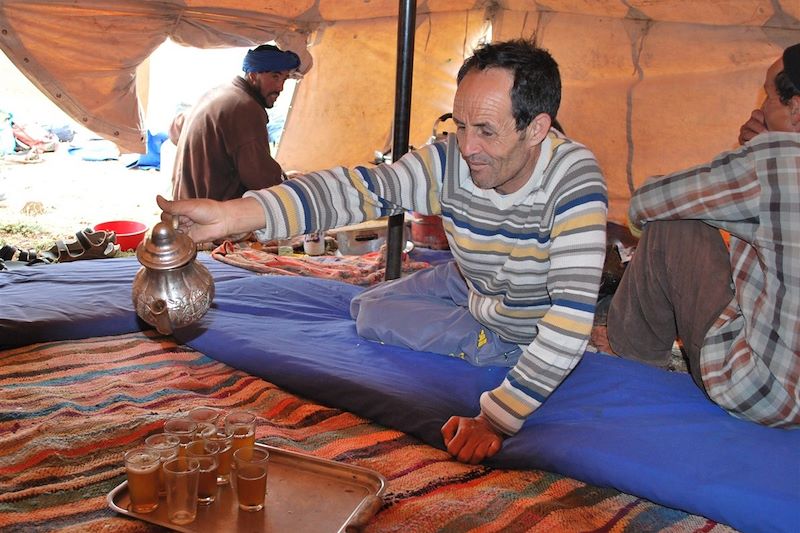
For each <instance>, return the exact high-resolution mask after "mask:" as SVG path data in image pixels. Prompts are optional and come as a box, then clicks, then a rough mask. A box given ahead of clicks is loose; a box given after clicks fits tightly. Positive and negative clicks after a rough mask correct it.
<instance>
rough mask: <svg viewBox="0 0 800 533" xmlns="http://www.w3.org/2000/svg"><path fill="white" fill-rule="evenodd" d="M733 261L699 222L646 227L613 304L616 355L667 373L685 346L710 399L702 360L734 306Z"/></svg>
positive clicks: (610, 322)
mask: <svg viewBox="0 0 800 533" xmlns="http://www.w3.org/2000/svg"><path fill="white" fill-rule="evenodd" d="M731 276H732V274H731V264H730V256H729V255H728V250H727V247H726V246H725V242H724V241H723V239H722V236H721V235H720V233H719V230H717V229H716V228H713V227H711V226H709V225H708V224H705V223H704V222H701V221H698V220H674V221H672V220H670V221H658V222H651V223H649V224H647V225H646V226H645V228H644V232H643V233H642V237H641V239H640V240H639V245H638V246H637V247H636V252H635V253H634V256H633V259H631V262H630V264H629V265H628V267H627V269H626V270H625V274H624V275H623V277H622V281H621V282H620V284H619V287H618V288H617V291H616V293H615V294H614V296H613V298H612V300H611V307H610V308H609V311H608V341H609V343H610V344H611V348H612V350H614V352H616V354H617V355H619V356H620V357H623V358H626V359H635V360H638V361H642V362H645V363H649V364H653V365H656V366H660V367H665V366H667V364H668V363H669V360H670V356H671V352H672V345H673V343H674V342H675V340H676V339H680V340H681V342H682V344H683V348H684V350H685V352H686V357H687V359H688V366H689V372H690V373H691V375H692V379H693V380H694V382H695V383H696V384H697V386H698V387H700V389H701V390H703V392H705V387H704V386H703V380H702V376H701V373H700V352H701V350H702V348H703V341H704V339H705V336H706V333H707V332H708V330H709V328H710V327H711V326H712V325H713V323H714V321H715V320H716V319H717V318H718V317H719V315H720V314H721V313H722V311H723V309H724V308H725V307H726V306H727V305H728V304H729V303H730V301H731V299H732V298H733V287H732V279H731Z"/></svg>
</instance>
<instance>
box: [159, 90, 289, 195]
mask: <svg viewBox="0 0 800 533" xmlns="http://www.w3.org/2000/svg"><path fill="white" fill-rule="evenodd" d="M264 104H265V102H264V99H263V97H262V96H261V95H260V94H259V93H257V92H256V91H254V90H253V89H252V88H251V87H250V86H249V85H248V84H247V82H246V81H245V80H244V78H242V77H236V78H235V79H234V80H233V82H232V83H230V84H228V85H224V86H221V87H217V88H215V89H212V90H211V91H209V92H207V93H206V94H205V95H203V96H202V97H201V98H200V101H199V102H197V104H195V106H194V107H193V108H192V109H191V110H190V111H189V112H188V115H186V117H185V119H183V120H184V123H183V126H182V128H181V133H180V137H179V139H178V151H177V155H176V157H175V168H174V170H173V173H172V196H173V198H174V199H176V200H178V199H186V198H212V199H215V200H229V199H232V198H239V197H241V196H242V194H244V193H245V191H248V190H252V189H263V188H266V187H271V186H272V185H276V184H278V183H280V182H281V175H282V171H281V166H280V165H279V164H278V162H277V161H275V160H274V159H273V158H272V156H271V155H270V150H269V140H268V138H267V123H268V122H269V117H268V116H267V112H266V109H265V108H264V107H265V105H264ZM179 119H180V117H179Z"/></svg>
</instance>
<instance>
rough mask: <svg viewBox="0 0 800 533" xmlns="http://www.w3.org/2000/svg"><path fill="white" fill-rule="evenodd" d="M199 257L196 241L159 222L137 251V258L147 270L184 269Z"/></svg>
mask: <svg viewBox="0 0 800 533" xmlns="http://www.w3.org/2000/svg"><path fill="white" fill-rule="evenodd" d="M196 256H197V248H196V247H195V244H194V241H193V240H192V239H190V238H189V236H188V235H186V234H184V233H180V232H178V231H177V230H176V229H175V228H173V227H172V224H167V223H166V222H159V223H158V224H156V225H155V227H153V231H152V232H151V233H150V237H149V238H148V239H145V241H144V242H143V243H142V244H140V245H139V247H138V248H137V249H136V258H137V259H138V260H139V262H140V263H141V264H142V265H144V267H145V268H151V269H153V270H169V269H172V268H178V267H182V266H183V265H185V264H187V263H189V262H191V261H192V260H194V258H195V257H196Z"/></svg>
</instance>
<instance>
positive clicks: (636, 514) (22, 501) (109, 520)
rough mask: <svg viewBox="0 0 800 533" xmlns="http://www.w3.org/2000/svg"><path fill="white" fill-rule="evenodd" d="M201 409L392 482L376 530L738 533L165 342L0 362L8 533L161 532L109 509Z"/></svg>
mask: <svg viewBox="0 0 800 533" xmlns="http://www.w3.org/2000/svg"><path fill="white" fill-rule="evenodd" d="M199 405H211V406H214V407H218V408H221V409H224V410H231V409H234V408H247V409H250V410H253V411H256V412H258V413H259V414H260V415H261V416H263V417H264V419H265V420H266V422H264V423H262V424H261V425H260V426H259V428H258V433H257V437H258V439H259V440H260V441H261V442H263V443H266V444H270V445H272V446H277V447H282V448H286V449H290V450H295V451H300V452H305V453H311V454H314V455H317V456H319V457H323V458H326V459H332V460H336V461H342V462H344V463H349V464H354V465H360V466H363V467H366V468H370V469H373V470H376V471H378V472H380V473H381V474H383V475H384V476H385V477H386V479H387V480H388V487H387V492H386V494H385V496H384V505H383V507H382V508H381V509H380V510H379V512H378V513H377V514H376V515H375V516H374V517H373V519H372V520H371V522H369V524H368V525H367V527H366V531H397V532H404V533H408V532H412V533H414V532H429V531H441V532H457V533H458V532H464V531H480V532H492V531H503V532H507V531H508V532H513V531H598V532H600V531H634V532H638V531H675V532H683V531H698V532H699V531H704V532H705V531H708V532H715V533H721V532H729V531H732V530H731V529H730V528H728V527H726V526H722V525H719V524H716V523H714V522H712V521H709V520H707V519H705V518H702V517H698V516H693V515H688V514H686V513H683V512H680V511H675V510H672V509H667V508H664V507H660V506H658V505H655V504H653V503H650V502H648V501H645V500H642V499H639V498H636V497H633V496H629V495H626V494H622V493H619V492H617V491H615V490H613V489H603V488H597V487H592V486H589V485H586V484H584V483H581V482H579V481H576V480H573V479H569V478H565V477H562V476H558V475H555V474H550V473H547V472H541V471H513V470H499V469H492V468H487V467H482V466H469V465H462V464H459V463H457V462H455V461H452V460H450V458H449V456H448V455H447V454H446V453H445V452H443V451H441V450H437V449H435V448H432V447H430V446H427V445H424V444H421V443H420V442H419V441H417V440H415V439H413V438H411V437H409V436H407V435H405V434H403V433H399V432H397V431H393V430H391V429H387V428H384V427H381V426H377V425H375V424H371V423H370V422H369V421H367V420H365V419H362V418H359V417H356V416H354V415H352V414H349V413H347V412H343V411H340V410H336V409H330V408H327V407H324V406H321V405H317V404H314V403H310V402H308V401H305V400H303V399H301V398H298V397H297V396H295V395H292V394H289V393H287V392H285V391H283V390H281V389H279V388H277V387H275V386H274V385H272V384H271V383H268V382H266V381H264V380H262V379H259V378H256V377H252V376H250V375H247V374H245V373H243V372H240V371H237V370H233V369H231V368H230V367H228V366H226V365H223V364H221V363H219V362H216V361H214V360H212V359H210V358H208V357H206V356H204V355H202V354H200V353H198V352H195V351H193V350H191V349H188V348H186V347H184V346H181V345H176V343H175V342H174V341H173V340H172V338H171V337H164V336H160V335H158V334H156V333H155V332H145V333H133V334H129V335H120V336H115V337H101V338H94V339H86V340H81V341H63V342H50V343H43V344H36V345H31V346H26V347H22V348H17V349H13V350H7V351H0V531H23V532H37V531H70V532H72V531H75V532H77V531H80V532H84V531H114V532H117V531H121V532H123V531H155V530H157V529H158V528H156V527H155V526H151V525H150V524H147V523H145V522H142V521H138V520H135V519H130V518H127V517H124V516H120V515H117V514H115V513H114V512H112V511H111V510H110V509H108V508H107V506H106V500H105V497H106V494H107V493H108V492H109V491H110V490H111V489H112V488H114V487H115V486H116V485H118V484H119V483H120V482H121V481H123V479H124V474H123V466H122V454H123V452H124V451H125V450H127V449H129V448H131V447H132V446H134V445H137V444H139V443H141V442H142V441H143V440H144V438H145V437H146V436H147V435H149V434H151V433H153V432H156V431H158V430H159V428H160V426H161V424H162V423H163V420H164V418H166V417H168V416H173V415H174V414H175V413H178V412H181V411H187V410H188V409H190V408H191V407H194V406H199ZM292 533H302V532H292Z"/></svg>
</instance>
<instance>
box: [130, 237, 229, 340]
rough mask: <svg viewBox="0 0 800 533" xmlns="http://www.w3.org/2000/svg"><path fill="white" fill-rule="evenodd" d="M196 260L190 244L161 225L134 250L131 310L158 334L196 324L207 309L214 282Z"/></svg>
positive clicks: (168, 332) (193, 245)
mask: <svg viewBox="0 0 800 533" xmlns="http://www.w3.org/2000/svg"><path fill="white" fill-rule="evenodd" d="M196 257H197V249H196V247H195V244H194V242H193V241H192V240H191V239H190V238H189V237H188V236H187V235H184V234H183V233H179V232H178V231H176V230H175V229H174V228H173V227H172V225H171V224H167V223H165V222H159V223H158V224H156V225H155V227H154V228H153V231H152V232H151V233H150V236H149V237H148V238H146V239H145V240H144V242H142V243H141V244H139V246H138V247H137V249H136V258H137V259H138V260H139V263H141V264H142V268H140V269H139V272H137V273H136V277H134V279H133V290H132V296H133V306H134V308H135V309H136V314H137V315H139V317H140V318H141V319H142V320H144V321H145V322H147V323H148V324H150V325H151V326H155V328H156V329H157V330H158V332H159V333H162V334H164V335H169V334H171V333H172V332H173V331H174V330H175V329H177V328H181V327H183V326H187V325H189V324H191V323H193V322H195V321H197V320H198V319H200V318H201V317H202V316H203V315H204V314H205V313H206V311H208V308H209V307H210V306H211V301H212V300H213V299H214V279H213V278H212V277H211V273H210V272H209V271H208V269H207V268H206V267H205V266H203V265H202V264H200V263H199V262H197V261H196V260H195V258H196Z"/></svg>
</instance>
